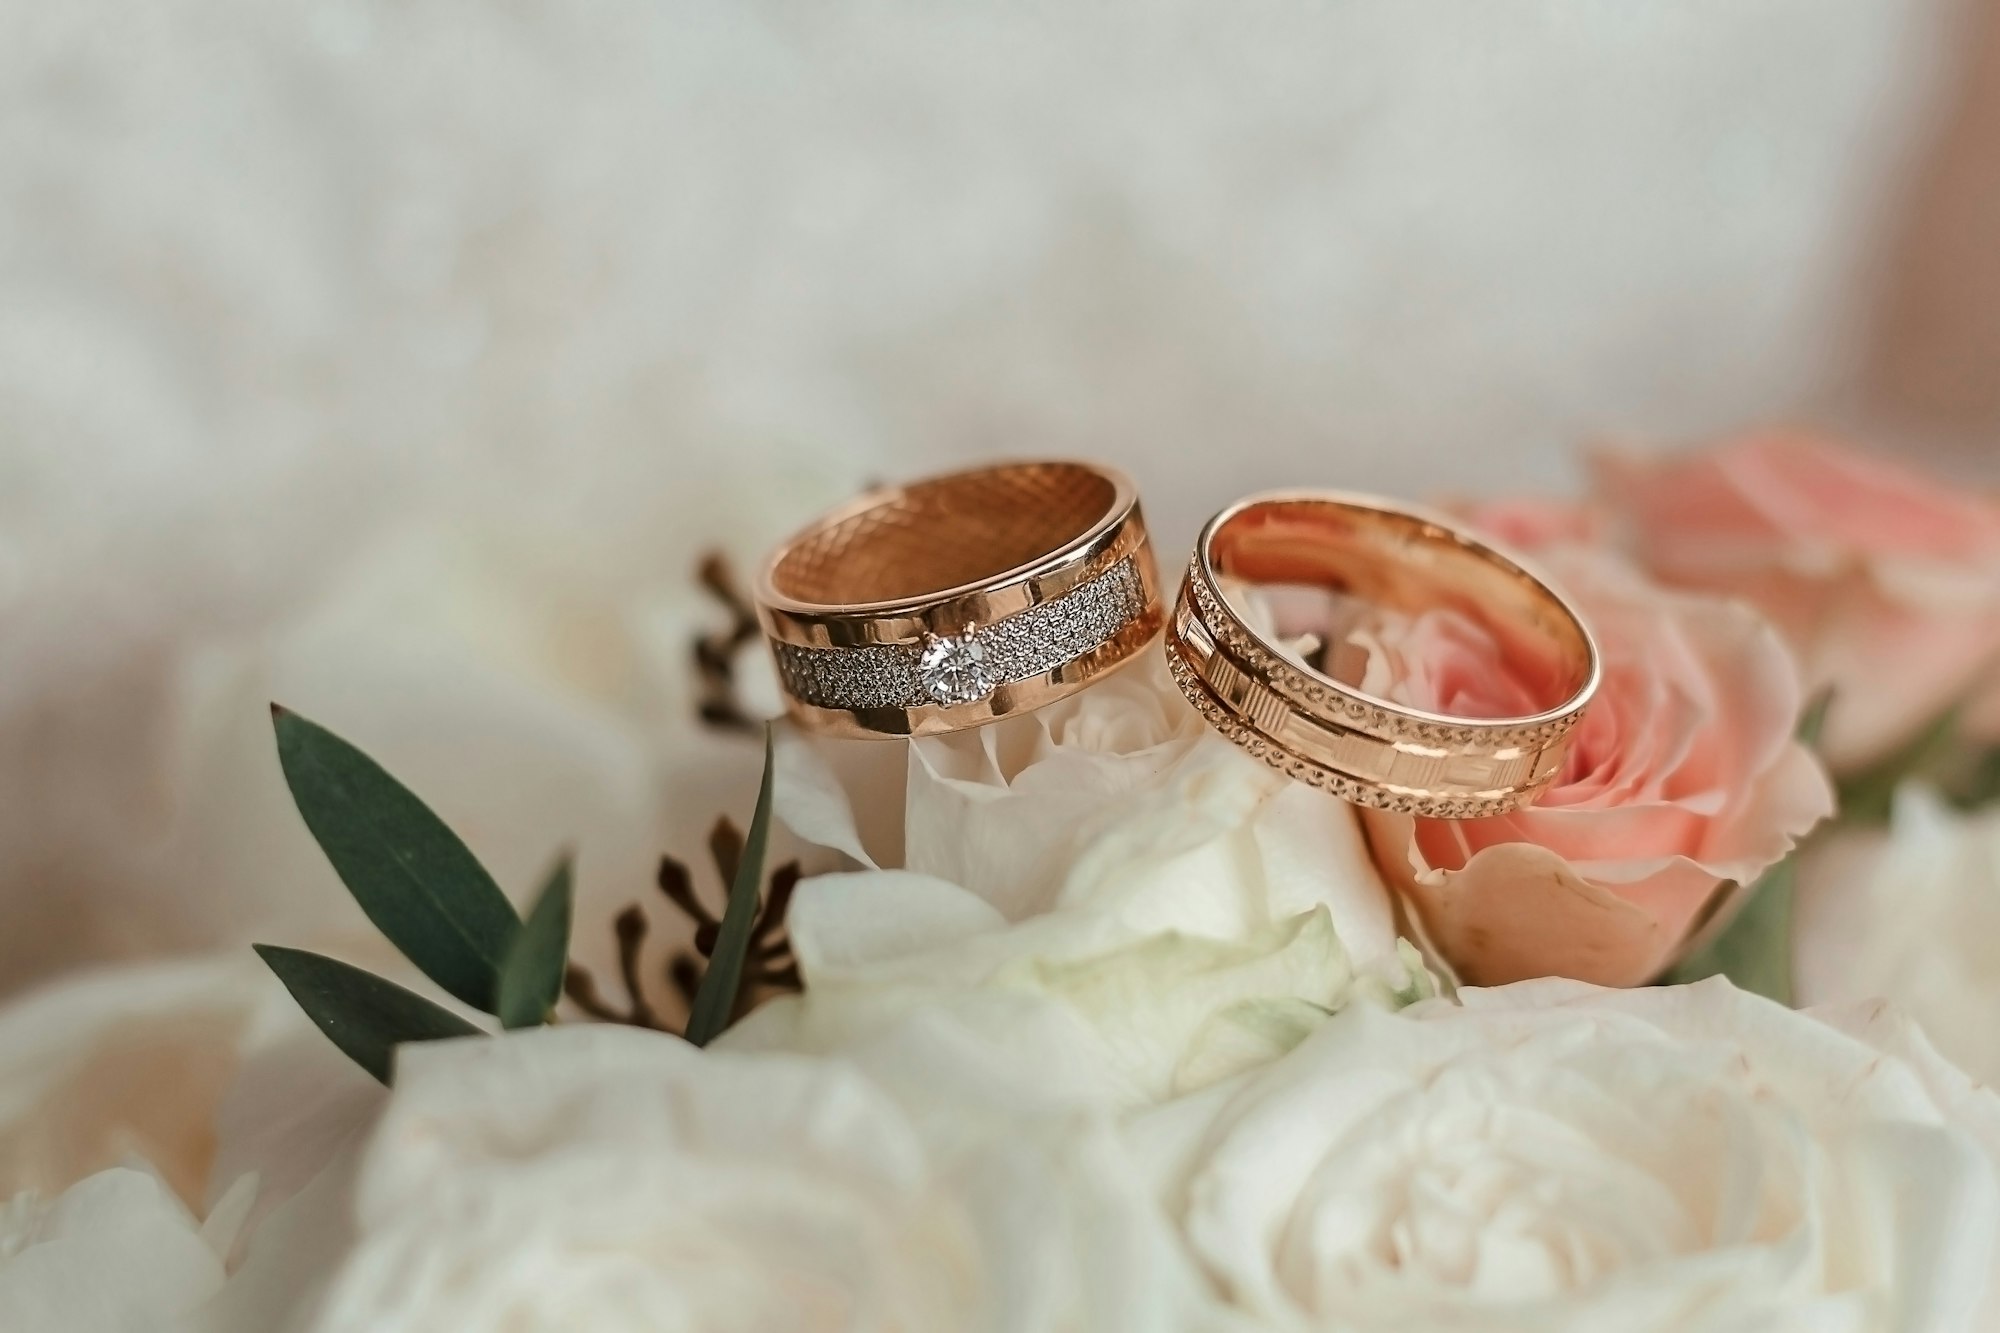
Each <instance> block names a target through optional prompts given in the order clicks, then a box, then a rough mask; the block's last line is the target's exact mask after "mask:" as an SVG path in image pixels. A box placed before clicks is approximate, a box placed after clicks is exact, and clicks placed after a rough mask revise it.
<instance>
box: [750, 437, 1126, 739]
mask: <svg viewBox="0 0 2000 1333" xmlns="http://www.w3.org/2000/svg"><path fill="white" fill-rule="evenodd" d="M757 602H758V612H759V614H760V616H761V618H762V620H763V625H764V630H765V633H766V634H767V635H768V636H769V638H770V640H771V647H772V652H773V654H774V655H775V657H776V660H777V665H778V676H779V679H780V681H781V682H782V683H783V685H784V689H785V694H786V699H787V704H788V707H789V708H790V711H791V713H792V716H793V717H794V718H796V719H797V720H798V721H799V723H800V724H801V725H803V726H805V727H807V728H809V729H811V730H814V731H818V732H823V733H826V734H830V735H842V736H862V737H879V736H925V735H933V734H937V733H940V732H947V731H957V730H960V729H962V728H965V727H976V726H980V725H983V724H984V723H987V722H991V721H994V720H996V719H998V718H1001V717H1005V716H1007V715H1009V714H1012V713H1018V712H1022V711H1024V710H1027V709H1031V708H1038V707H1041V706H1042V705H1044V704H1047V703H1052V702H1054V701H1055V700H1057V699H1060V698H1063V697H1064V696H1066V695H1069V694H1073V693H1075V692H1076V691H1077V690H1079V689H1082V688H1083V687H1084V686H1085V685H1088V684H1089V683H1090V682H1092V681H1093V680H1096V679H1098V678H1099V677H1101V676H1103V675H1105V674H1106V673H1107V672H1110V671H1112V670H1115V669H1116V668H1117V667H1119V666H1122V665H1123V664H1124V663H1125V662H1127V661H1129V660H1130V659H1131V658H1132V657H1133V656H1134V655H1135V654H1136V653H1137V652H1138V651H1139V650H1140V649H1141V648H1143V647H1144V646H1145V645H1146V644H1147V643H1149V642H1151V641H1152V639H1153V637H1154V635H1155V634H1157V633H1158V632H1159V630H1160V627H1161V625H1162V624H1163V623H1164V619H1165V614H1164V611H1163V609H1162V607H1161V603H1160V596H1159V579H1158V575H1157V573H1156V572H1155V569H1154V564H1153V554H1152V548H1151V546H1150V544H1149V543H1148V541H1147V537H1146V527H1145V522H1144V520H1143V519H1142V517H1141V516H1140V512H1139V505H1138V499H1137V495H1136V493H1135V491H1134V489H1133V486H1132V483H1131V481H1130V480H1129V479H1128V478H1126V477H1125V476H1124V475H1123V474H1122V473H1119V472H1116V471H1114V470H1112V469H1110V468H1105V467H1099V466H1095V465H1092V464H1086V463H1071V462H1036V463H1004V464H999V465H995V466H990V467H984V468H979V469H976V470H974V471H970V472H960V473H953V474H951V475H948V476H942V477H933V478H930V479H927V480H924V481H918V482H913V483H911V484H909V485H906V486H899V487H894V488H891V489H888V490H884V491H879V492H876V493H874V494H871V495H868V496H865V497H863V498H862V499H860V500H858V501H856V502H855V503H854V504H852V505H849V506H846V507H845V508H842V509H840V510H837V511H835V512H834V513H831V514H828V515H826V516H824V517H822V518H821V519H819V520H818V521H817V522H815V523H813V524H812V525H810V526H809V527H807V528H806V529H805V530H804V531H803V532H801V533H799V534H798V535H797V536H795V537H793V538H792V539H791V540H789V541H787V542H785V543H784V544H783V545H781V546H780V547H779V548H778V549H777V551H776V552H775V553H774V554H773V555H772V556H771V558H770V560H769V561H768V562H767V563H766V564H765V566H764V569H763V571H762V572H761V574H760V575H759V577H758V580H757Z"/></svg>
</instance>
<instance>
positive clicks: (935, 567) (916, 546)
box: [770, 463, 1118, 606]
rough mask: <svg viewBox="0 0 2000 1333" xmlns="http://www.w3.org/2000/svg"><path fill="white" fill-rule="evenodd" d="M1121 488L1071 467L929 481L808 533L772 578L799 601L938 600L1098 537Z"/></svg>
mask: <svg viewBox="0 0 2000 1333" xmlns="http://www.w3.org/2000/svg"><path fill="white" fill-rule="evenodd" d="M1117 497H1118V489H1117V486H1116V485H1115V484H1114V483H1113V482H1112V480H1111V479H1110V478H1109V477H1107V476H1105V475H1104V474H1103V473H1101V472H1098V471H1097V470H1095V469H1093V468H1089V467H1084V466H1081V465H1077V464H1070V463H1034V464H1025V465H1023V464H1011V465H1006V466H1002V467H996V468H992V469H988V470H985V471H978V472H968V473H959V474H956V475H953V476H949V477H940V478H937V479H935V480H932V481H927V482H919V483H917V484H915V485H913V486H909V487H906V488H904V489H903V490H901V491H899V492H897V493H896V494H895V495H894V496H893V497H892V498H888V499H885V500H884V501H883V502H882V503H880V504H877V505H874V506H872V507H869V508H866V509H862V510H860V511H859V512H856V513H851V514H848V515H846V516H844V517H842V518H839V519H836V520H835V521H833V522H831V523H829V524H827V525H826V526H824V527H822V528H820V529H818V530H817V531H815V532H812V533H809V534H807V535H806V536H805V537H803V538H802V539H800V540H799V541H798V542H797V543H796V544H795V545H794V546H793V547H792V549H791V550H790V551H788V552H787V553H786V554H785V555H784V557H783V558H782V559H780V560H779V561H778V563H777V565H776V566H775V567H774V568H773V569H772V570H771V574H770V581H771V586H772V587H773V589H775V590H776V591H777V592H778V593H779V594H781V595H782V596H784V597H787V598H790V599H792V600H794V601H797V602H802V603H810V604H816V605H822V606H855V605H865V604H869V603H876V602H896V601H903V600H907V599H910V598H919V597H927V596H934V595H936V594H939V593H943V592H947V591H950V590H952V589H955V588H961V587H964V586H966V585H969V584H975V583H982V582H986V581H988V580H992V579H996V578H998V577H999V576H1001V575H1004V574H1007V573H1009V572H1010V571H1012V570H1015V569H1018V568H1021V567H1023V566H1027V565H1032V564H1034V563H1036V562H1037V561H1040V560H1043V559H1045V558H1046V557H1048V556H1049V555H1051V554H1053V553H1054V552H1057V551H1060V550H1062V549H1063V548H1064V547H1066V546H1068V545H1069V544H1070V543H1071V542H1074V541H1076V540H1077V539H1078V538H1080V537H1082V536H1084V535H1085V534H1086V533H1088V532H1090V531H1091V529H1092V528H1094V527H1095V526H1096V525H1097V524H1098V523H1099V522H1100V521H1101V520H1103V519H1104V518H1105V516H1106V515H1107V514H1109V513H1110V512H1111V509H1112V507H1113V506H1114V505H1115V504H1116V502H1117Z"/></svg>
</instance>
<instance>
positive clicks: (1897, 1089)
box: [1135, 980, 2000, 1333]
mask: <svg viewBox="0 0 2000 1333" xmlns="http://www.w3.org/2000/svg"><path fill="white" fill-rule="evenodd" d="M1463 999H1464V1007H1462V1008H1461V1007H1459V1006H1457V1005H1454V1004H1451V1003H1447V1002H1443V1001H1439V1002H1434V1003H1432V1004H1427V1005H1422V1006H1418V1007H1416V1008H1414V1009H1411V1010H1409V1011H1407V1012H1406V1013H1404V1014H1399V1015H1390V1014H1386V1013H1383V1012H1381V1011H1380V1010H1377V1009H1374V1008H1371V1007H1369V1006H1360V1005H1358V1006H1354V1007H1352V1008H1350V1009H1348V1010H1347V1011H1345V1012H1343V1013H1342V1014H1340V1015H1338V1016H1336V1017H1335V1018H1333V1019H1331V1020H1330V1021H1328V1022H1327V1023H1326V1024H1325V1025H1323V1026H1322V1027H1321V1028H1320V1029H1319V1030H1318V1031H1317V1032H1316V1033H1315V1034H1314V1035H1313V1036H1311V1037H1310V1038H1308V1039H1307V1040H1306V1041H1305V1042H1304V1043H1303V1044H1302V1045H1300V1046H1299V1047H1298V1048H1297V1049H1295V1050H1294V1051H1292V1052H1291V1054H1289V1055H1288V1056H1286V1057H1285V1058H1283V1059H1282V1060H1279V1061H1277V1062H1276V1063H1275V1064H1272V1065H1271V1066H1269V1067H1268V1068H1266V1069H1264V1070H1263V1071H1261V1072H1259V1073H1257V1074H1255V1075H1252V1076H1249V1077H1247V1078H1245V1079H1243V1080H1241V1081H1239V1082H1236V1083H1232V1084H1224V1085H1220V1086H1218V1087H1217V1088H1215V1089H1212V1090H1210V1091H1209V1092H1208V1093H1205V1094H1203V1095H1201V1096H1200V1097H1197V1098H1194V1099H1190V1100H1189V1101H1187V1102H1183V1103H1181V1104H1179V1105H1176V1106H1170V1107H1167V1108H1164V1109H1162V1110H1161V1111H1158V1112H1155V1113H1152V1114H1151V1116H1149V1117H1148V1118H1147V1119H1146V1120H1145V1121H1142V1122H1141V1124H1140V1125H1139V1127H1138V1128H1137V1130H1136V1131H1135V1132H1136V1133H1137V1134H1138V1135H1139V1136H1140V1137H1141V1139H1142V1140H1144V1141H1146V1142H1148V1143H1149V1144H1150V1148H1151V1150H1152V1152H1154V1153H1155V1154H1157V1158H1156V1160H1159V1161H1162V1162H1163V1163H1166V1164H1167V1167H1166V1170H1165V1173H1164V1176H1163V1189H1164V1194H1165V1197H1166V1198H1167V1199H1168V1200H1169V1203H1170V1205H1171V1207H1172V1209H1173V1211H1174V1212H1175V1214H1176V1215H1177V1217H1178V1219H1179V1221H1180V1225H1181V1227H1182V1229H1183V1232H1184V1234H1185V1236H1186V1238H1187V1241H1188V1244H1189V1245H1190V1246H1191V1247H1192V1248H1193V1250H1194V1251H1195V1253H1196V1254H1197V1256H1198V1257H1199V1259H1200V1260H1201V1262H1202V1263H1203V1264H1204V1265H1205V1266H1206V1267H1207V1269H1208V1270H1209V1272H1210V1274H1211V1275H1212V1276H1213V1277H1214V1279H1215V1280H1216V1282H1217V1283H1218V1284H1219V1285H1220V1287H1221V1288H1222V1289H1223V1290H1224V1291H1226V1292H1227V1293H1229V1295H1230V1296H1231V1298H1232V1299H1233V1301H1234V1302H1235V1304H1236V1305H1238V1306H1239V1307H1241V1308H1242V1309H1243V1310H1244V1311H1246V1312H1247V1313H1248V1314H1250V1315H1251V1316H1252V1317H1253V1318H1255V1319H1257V1320H1259V1321H1261V1322H1262V1323H1263V1324H1265V1325H1266V1326H1268V1327H1273V1328H1282V1329H1342V1330H1374V1329H1383V1330H1388V1329H1412V1328H1422V1329H1426V1330H1454V1329H1456V1330H1468V1331H1470V1330H1521V1331H1522V1333H1527V1331H1528V1330H1533V1331H1534V1333H1548V1331H1550V1330H1565V1331H1567V1330H1574V1331H1575V1333H1603V1330H1609V1329H1616V1330H1620V1333H1653V1331H1655V1330H1657V1331H1658V1333H1708V1331H1711V1330H1715V1331H1720V1330H1748V1329H1758V1330H1766V1329H1788V1330H1808V1329H1810V1330H1828V1331H1829V1333H1831V1331H1832V1330H1839V1331H1840V1333H1862V1331H1863V1330H1882V1331H1883V1333H1888V1331H1889V1330H1896V1331H1897V1333H1916V1331H1917V1330H1923V1331H1925V1333H1946V1331H1947V1330H1953V1331H1962V1333H1971V1331H1972V1330H1977V1329H1984V1328H1989V1327H1991V1320H1992V1317H1993V1313H1994V1310H1995V1309H1996V1308H2000V1307H1996V1305H1995V1301H1996V1299H2000V1291H1996V1289H1995V1280H1996V1274H2000V1099H1996V1098H1995V1096H1994V1095H1993V1094H1992V1093H1990V1092H1987V1091H1985V1090H1983V1089H1979V1088H1976V1087H1975V1086H1974V1085H1973V1084H1972V1083H1971V1082H1970V1081H1969V1080H1967V1079H1966V1077H1965V1076H1964V1075H1963V1074H1961V1073H1960V1072H1959V1071H1958V1070H1956V1069H1954V1068H1953V1067H1951V1066H1950V1065H1949V1064H1947V1063H1946V1062H1945V1061H1944V1060H1943V1059H1942V1058H1941V1057H1939V1056H1938V1055H1937V1054H1936V1053H1935V1052H1934V1051H1933V1050H1932V1048H1931V1047H1930V1046H1929V1044H1928V1043H1927V1042H1925V1041H1924V1040H1923V1038H1922V1036H1921V1034H1920V1033H1918V1032H1917V1031H1916V1030H1915V1029H1914V1028H1913V1027H1911V1026H1910V1025H1909V1024H1907V1023H1906V1022H1903V1021H1902V1020H1900V1019H1899V1018H1897V1017H1896V1016H1895V1015H1894V1014H1893V1013H1891V1012H1889V1011H1887V1010H1886V1009H1884V1008H1883V1007H1882V1006H1881V1005H1879V1004H1878V1005H1872V1006H1865V1007H1859V1008H1853V1009H1845V1010H1833V1011H1827V1012H1824V1013H1820V1014H1817V1015H1815V1014H1805V1013H1799V1012H1795V1011H1792V1010H1788V1009H1785V1008H1782V1007H1781V1006H1778V1005H1776V1004H1772V1003H1770V1002H1768V1001H1765V1000H1762V999H1758V998H1756V997H1754V996H1750V995H1747V994H1745V993H1742V992H1739V991H1736V990H1734V989H1733V988H1731V987H1730V986H1729V985H1728V984H1727V983H1725V982H1722V981H1719V980H1718V981H1711V982H1704V983H1701V984H1699V985H1695V986H1687V987H1676V988H1671V989H1652V990H1638V991H1618V990H1600V989H1597V988H1595V987H1591V986H1588V985H1585V984H1582V983H1577V982H1567V981H1557V980H1548V981H1540V982H1524V983H1520V984H1518V985H1514V986H1509V987H1504V988H1501V989H1497V990H1487V991H1478V990H1472V991H1466V992H1463Z"/></svg>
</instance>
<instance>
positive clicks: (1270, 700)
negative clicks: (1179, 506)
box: [1167, 491, 1599, 819]
mask: <svg viewBox="0 0 2000 1333" xmlns="http://www.w3.org/2000/svg"><path fill="white" fill-rule="evenodd" d="M1229 581H1240V582H1242V583H1247V584H1252V585H1255V584H1264V585H1291V586H1307V587H1314V588H1319V589H1324V590H1327V591H1331V592H1336V593H1342V594H1346V595H1350V596H1353V597H1356V598H1359V599H1362V600H1364V601H1367V602H1370V603H1372V604H1375V605H1378V606H1385V607H1393V608H1397V609H1401V610H1405V611H1422V610H1427V609H1432V608H1449V609H1454V610H1458V611H1461V612H1463V613H1465V614H1467V615H1469V616H1471V617H1472V618H1474V619H1475V620H1477V621H1478V622H1480V623H1481V624H1483V625H1485V626H1487V627H1488V628H1489V629H1491V630H1492V631H1493V632H1494V633H1495V634H1496V635H1498V636H1501V637H1502V638H1504V639H1505V640H1506V641H1507V643H1508V644H1509V645H1510V647H1511V648H1512V649H1514V650H1515V651H1516V652H1517V653H1527V654H1533V655H1535V657H1536V659H1537V660H1538V663H1539V664H1540V665H1541V666H1543V667H1545V668H1546V669H1545V670H1544V671H1542V672H1540V673H1539V674H1541V675H1542V676H1545V677H1546V679H1547V680H1548V681H1550V682H1552V684H1551V686H1550V693H1551V694H1552V695H1554V696H1555V697H1553V698H1551V699H1550V700H1549V706H1548V707H1547V708H1546V709H1545V710H1544V711H1542V712H1539V713H1534V714H1532V715H1528V716H1523V717H1504V718H1466V717H1451V716H1447V715H1444V714H1440V713H1431V712H1426V711H1424V710H1422V709H1418V708H1410V707H1406V706H1404V705H1401V704H1397V703H1393V702H1391V701H1390V700H1387V699H1380V698H1376V697H1375V696H1373V695H1370V694H1365V693H1363V692H1362V691H1361V690H1359V689H1357V688H1355V687H1354V686H1352V685H1349V684H1344V683H1342V682H1341V681H1338V680H1335V679H1334V678H1333V677H1331V676H1329V675H1326V674H1324V673H1322V672H1320V671H1318V670H1315V669H1314V668H1313V667H1312V666H1310V665H1308V664H1307V663H1306V661H1305V660H1304V658H1303V657H1301V656H1300V655H1299V654H1297V653H1296V652H1293V651H1291V650H1288V649H1287V648H1285V647H1283V646H1282V645H1281V644H1280V643H1279V642H1277V641H1276V640H1275V637H1274V636H1271V635H1267V634H1265V633H1263V632H1260V631H1259V630H1258V629H1257V628H1255V627H1254V626H1253V625H1252V624H1250V623H1249V621H1248V620H1247V619H1246V618H1245V616H1244V615H1243V614H1242V612H1241V611H1240V610H1239V609H1238V608H1237V607H1236V606H1233V605H1232V604H1231V602H1230V599H1229V596H1228V582H1229ZM1167 661H1168V665H1169V666H1170V667H1171V668H1172V670H1173V675H1174V680H1175V682H1176V683H1177V684H1179V686H1180V688H1181V692H1182V693H1183V694H1185V695H1186V696H1187V697H1188V700H1189V701H1190V702H1191V703H1193V704H1194V706H1195V707H1196V708H1197V709H1198V710H1200V711H1201V713H1202V715H1203V716H1204V717H1206V718H1207V719H1208V721H1209V723H1210V725H1212V726H1213V727H1215V728H1216V730H1218V731H1220V732H1221V733H1222V734H1223V735H1225V736H1227V737H1228V738H1229V739H1230V740H1232V741H1234V742H1235V743H1236V744H1237V745H1239V746H1241V747H1242V748H1243V749H1245V750H1247V751H1248V752H1249V753H1251V754H1252V755H1255V756H1256V757H1258V758H1260V759H1262V760H1263V761H1264V762H1266V763H1268V764H1270V765H1272V766H1273V767H1275V768H1278V769H1280V770H1282V771H1283V772H1285V773H1288V774H1290V775H1291V776H1292V777H1294V778H1296V779H1298V780H1299V781H1301V782H1308V783H1311V784H1312V785H1313V786H1316V787H1320V788H1323V789H1325V790H1327V791H1330V792H1333V793H1334V794H1335V795H1338V796H1341V797H1344V798H1346V799H1347V800H1350V801H1354V802H1356V803H1358V804H1361V805H1370V806H1376V807H1379V808H1381V809H1385V810H1393V811H1397V812H1400V813H1406V814H1414V815H1429V816H1437V817H1442V818H1448V819H1472V818H1480V817H1483V816H1488V815H1499V814H1505V813H1507V812H1508V811H1510V810H1514V809H1517V808H1519V807H1520V806H1522V805H1525V804H1527V803H1528V802H1529V801H1531V800H1533V799H1534V797H1535V796H1536V795H1537V794H1538V793H1539V792H1540V791H1541V790H1542V788H1544V787H1546V786H1547V785H1548V784H1549V782H1551V781H1552V780H1553V779H1554V778H1555V776H1556V774H1557V772H1558V771H1560V769H1561V768H1562V760H1563V753H1564V751H1565V749H1566V748H1567V746H1568V743H1569V733H1570V729H1571V728H1572V727H1574V726H1575V725H1576V722H1577V719H1579V718H1580V717H1582V716H1583V711H1584V709H1585V707H1587V706H1588V704H1589V703H1590V699H1591V696H1592V695H1593V694H1594V693H1595V692H1596V690H1597V682H1598V674H1599V666H1598V655H1597V645H1596V644H1595V643H1594V642H1593V641H1592V639H1591V636H1590V631H1589V630H1588V629H1587V628H1586V627H1585V626H1584V623H1583V620H1582V618H1581V617H1580V616H1578V615H1577V613H1576V610H1575V608H1573V607H1572V606H1571V605H1570V604H1569V602H1568V601H1567V600H1565V599H1564V597H1563V596H1562V594H1560V593H1558V592H1557V591H1556V590H1555V589H1554V588H1552V587H1550V586H1549V585H1548V584H1547V583H1545V582H1543V581H1542V579H1540V578H1539V577H1537V576H1536V575H1534V574H1532V573H1530V572H1529V571H1528V570H1527V569H1526V568H1524V567H1523V566H1522V565H1521V563H1520V562H1518V561H1517V560H1515V559H1514V558H1512V557H1510V556H1507V555H1503V554H1501V553H1500V552H1499V551H1498V550H1496V549H1495V548H1494V547H1492V546H1491V545H1489V544H1487V543H1486V542H1485V541H1482V540H1481V539H1479V538H1478V537H1475V536H1473V535H1472V534H1471V533H1469V532H1467V531H1465V530H1464V529H1463V528H1461V527H1459V526H1458V525H1456V524H1455V523H1453V522H1452V521H1451V520H1449V519H1447V518H1444V517H1441V516H1439V515H1435V514H1430V513H1427V512H1424V511H1422V510H1419V509H1414V508H1409V507H1406V506H1403V505H1399V504H1395V503H1392V502H1390V501H1386V500H1379V499H1374V498H1372V497H1368V496H1360V495H1347V494H1341V493H1337V492H1326V491H1296V492H1276V493H1272V494H1269V495H1258V496H1252V497H1250V498H1248V499H1245V500H1241V501H1239V502H1237V503H1236V504H1234V505H1231V506H1230V507H1229V508H1227V509H1225V510H1223V511H1222V512H1221V513H1220V514H1217V515H1216V516H1215V517H1214V518H1212V519H1210V520H1209V522H1208V525H1207V526H1206V527H1205V528H1203V529H1202V533H1201V539H1200V541H1199V542H1198V543H1197V545H1196V547H1195V553H1194V559H1193V561H1192V562H1191V563H1190V565H1189V568H1188V573H1187V579H1186V581H1185V583H1184V584H1183V585H1182V588H1181V595H1180V602H1179V605H1178V606H1177V607H1176V608H1175V612H1174V619H1173V622H1172V623H1171V624H1170V625H1169V626H1168V629H1167ZM1537 702H1540V701H1537Z"/></svg>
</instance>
